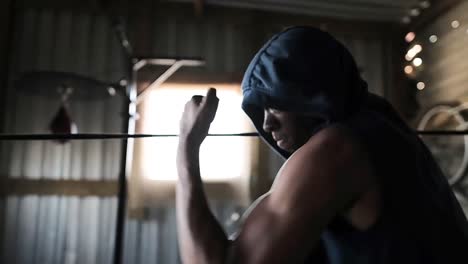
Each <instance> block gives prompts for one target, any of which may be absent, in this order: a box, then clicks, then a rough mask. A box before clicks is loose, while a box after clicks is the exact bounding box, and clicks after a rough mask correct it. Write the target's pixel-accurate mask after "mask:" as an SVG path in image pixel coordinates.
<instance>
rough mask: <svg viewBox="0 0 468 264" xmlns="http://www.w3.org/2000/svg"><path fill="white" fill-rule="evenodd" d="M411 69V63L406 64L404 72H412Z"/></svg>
mask: <svg viewBox="0 0 468 264" xmlns="http://www.w3.org/2000/svg"><path fill="white" fill-rule="evenodd" d="M413 70H414V69H413V66H411V65H408V66H406V67H405V73H406V74H411V73H413Z"/></svg>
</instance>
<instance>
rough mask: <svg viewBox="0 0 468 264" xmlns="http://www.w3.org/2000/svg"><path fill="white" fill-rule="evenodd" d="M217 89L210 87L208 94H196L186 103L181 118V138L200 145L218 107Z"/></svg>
mask: <svg viewBox="0 0 468 264" xmlns="http://www.w3.org/2000/svg"><path fill="white" fill-rule="evenodd" d="M218 102H219V99H218V98H217V97H216V89H214V88H210V89H209V90H208V92H207V94H206V96H200V95H195V96H193V97H192V99H191V100H190V101H188V102H187V103H186V104H185V108H184V112H183V114H182V118H181V120H180V135H179V140H180V141H185V142H188V143H190V144H191V145H192V144H194V145H192V146H200V145H201V143H202V142H203V140H204V139H205V137H206V136H207V135H208V129H209V128H210V124H211V122H212V121H213V119H214V117H215V115H216V110H217V109H218Z"/></svg>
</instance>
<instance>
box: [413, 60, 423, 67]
mask: <svg viewBox="0 0 468 264" xmlns="http://www.w3.org/2000/svg"><path fill="white" fill-rule="evenodd" d="M422 64H423V61H422V59H421V58H415V59H414V60H413V65H414V66H416V67H419V66H421V65H422Z"/></svg>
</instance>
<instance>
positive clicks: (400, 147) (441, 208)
mask: <svg viewBox="0 0 468 264" xmlns="http://www.w3.org/2000/svg"><path fill="white" fill-rule="evenodd" d="M242 89H243V95H244V100H243V104H242V107H243V109H244V111H245V112H246V113H247V114H248V116H249V117H250V118H251V119H252V121H253V123H254V124H255V126H256V127H257V130H258V132H259V134H260V135H261V136H262V137H263V139H264V140H265V141H266V142H267V143H268V144H270V146H271V147H272V148H273V149H275V150H276V151H277V152H278V153H279V154H280V155H282V156H283V157H285V158H287V161H286V162H285V163H284V165H283V167H282V168H281V169H280V171H279V172H278V175H277V177H276V179H275V183H274V185H273V187H272V188H271V190H270V192H269V193H268V195H265V196H263V198H262V199H261V200H260V201H258V202H257V203H256V206H255V208H253V210H252V211H251V213H250V214H249V215H248V216H246V218H245V221H244V222H243V224H242V227H241V230H240V232H239V235H238V236H237V237H236V238H235V239H234V240H232V241H230V240H228V238H227V237H226V235H225V233H224V231H223V229H222V227H221V225H220V224H219V223H218V222H217V220H216V219H215V217H214V216H213V214H212V213H211V211H210V209H209V207H208V203H207V199H206V196H205V193H204V191H203V186H202V181H201V177H200V169H199V149H200V145H201V144H202V142H203V140H204V138H205V137H206V135H207V134H208V129H209V127H210V123H211V122H212V120H213V119H214V117H215V114H216V109H217V105H218V99H217V97H216V90H215V89H213V88H211V89H209V90H208V93H207V95H206V96H194V97H193V98H192V100H191V101H189V102H188V103H187V104H186V106H185V110H184V114H183V116H182V120H181V129H180V138H179V146H178V154H177V169H178V174H179V181H178V184H177V221H178V235H179V245H180V251H181V257H182V261H183V262H184V263H203V264H209V263H220V264H221V263H245V264H249V263H256V264H257V263H269V264H271V263H330V264H346V263H369V264H370V263H372V264H379V263H455V262H454V261H455V260H458V259H459V258H460V257H462V256H463V255H462V253H463V249H467V248H468V231H467V223H466V218H465V217H464V215H463V214H462V212H461V209H460V206H459V205H458V203H457V201H456V199H455V198H454V196H453V194H452V192H451V190H450V188H449V186H448V184H447V182H446V180H445V178H444V176H443V175H442V173H441V171H440V169H439V168H438V167H437V165H436V164H435V162H434V160H433V158H432V156H431V155H430V154H429V152H428V150H427V148H426V147H425V146H424V144H423V143H422V142H421V141H420V140H419V138H418V136H417V135H416V134H415V133H414V132H413V131H412V130H411V129H410V128H408V127H407V126H406V125H405V124H404V122H402V121H401V120H400V119H399V117H398V115H397V114H396V113H395V111H394V110H393V109H392V107H391V106H390V105H389V104H388V103H387V102H386V101H385V100H383V99H381V98H379V97H377V96H375V95H372V94H370V93H368V92H367V85H366V83H365V82H364V81H363V80H362V79H361V77H360V76H359V74H358V70H357V67H356V64H355V62H354V60H353V58H352V56H351V55H350V54H349V52H348V51H347V50H346V49H345V48H344V47H343V46H342V45H341V44H340V43H339V42H338V41H336V40H335V39H334V38H333V37H331V36H330V35H329V34H327V33H325V32H322V31H320V30H317V29H314V28H310V27H293V28H290V29H287V30H285V31H283V32H281V33H279V34H277V35H275V36H274V37H273V38H272V39H271V40H270V41H268V42H267V43H266V44H265V45H264V47H263V48H262V49H261V50H260V51H259V52H258V53H257V55H256V56H255V57H254V59H253V60H252V62H251V64H250V65H249V67H248V69H247V71H246V74H245V76H244V80H243V83H242ZM465 258H466V257H465Z"/></svg>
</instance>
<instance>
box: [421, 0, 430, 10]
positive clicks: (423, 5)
mask: <svg viewBox="0 0 468 264" xmlns="http://www.w3.org/2000/svg"><path fill="white" fill-rule="evenodd" d="M419 6H420V7H421V8H424V9H426V8H429V7H430V6H431V2H429V1H421V2H419Z"/></svg>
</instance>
